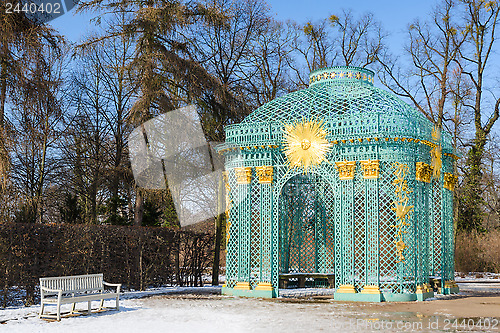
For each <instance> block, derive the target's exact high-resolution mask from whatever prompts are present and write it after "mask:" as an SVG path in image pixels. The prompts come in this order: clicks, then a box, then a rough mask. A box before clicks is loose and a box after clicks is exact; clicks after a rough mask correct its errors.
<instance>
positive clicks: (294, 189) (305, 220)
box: [279, 173, 335, 287]
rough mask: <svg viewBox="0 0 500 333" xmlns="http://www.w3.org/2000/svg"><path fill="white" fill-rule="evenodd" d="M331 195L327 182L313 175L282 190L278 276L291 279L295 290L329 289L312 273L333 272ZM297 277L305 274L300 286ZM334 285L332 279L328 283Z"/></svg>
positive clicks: (296, 179)
mask: <svg viewBox="0 0 500 333" xmlns="http://www.w3.org/2000/svg"><path fill="white" fill-rule="evenodd" d="M334 200H335V199H334V193H333V190H332V186H331V185H330V184H329V182H328V181H327V180H326V179H325V178H323V177H321V176H320V175H318V174H315V173H308V174H298V175H295V176H293V177H292V178H290V179H289V180H288V181H287V182H286V183H285V184H284V185H283V187H282V189H281V192H280V196H279V272H280V276H287V275H288V276H291V277H293V278H291V279H287V281H288V282H289V283H291V284H292V285H295V284H296V286H297V287H304V286H307V287H328V286H330V285H329V281H328V279H327V278H326V276H327V275H325V278H317V277H316V278H314V277H313V275H311V274H314V273H318V274H320V273H323V274H331V276H332V278H333V274H334V271H335V266H334V263H335V254H334V248H335V247H334V241H335V228H334V221H333V217H334V214H333V209H334ZM297 274H304V277H303V281H302V284H305V285H302V286H300V285H299V284H300V281H299V279H298V278H297ZM331 281H333V279H332V280H331Z"/></svg>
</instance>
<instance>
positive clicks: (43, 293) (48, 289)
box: [40, 286, 63, 302]
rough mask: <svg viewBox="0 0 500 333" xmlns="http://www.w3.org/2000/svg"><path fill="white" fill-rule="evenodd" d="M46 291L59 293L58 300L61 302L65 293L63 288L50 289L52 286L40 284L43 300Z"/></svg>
mask: <svg viewBox="0 0 500 333" xmlns="http://www.w3.org/2000/svg"><path fill="white" fill-rule="evenodd" d="M45 292H49V293H57V300H58V302H61V297H62V293H63V291H62V290H61V289H50V288H46V287H43V286H40V298H41V299H42V301H43V298H44V296H45Z"/></svg>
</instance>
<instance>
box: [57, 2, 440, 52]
mask: <svg viewBox="0 0 500 333" xmlns="http://www.w3.org/2000/svg"><path fill="white" fill-rule="evenodd" d="M267 2H268V4H269V5H270V6H271V9H272V11H273V12H275V15H276V18H277V19H280V20H287V19H291V20H294V21H296V22H298V23H301V24H302V23H305V22H307V21H317V20H320V19H325V18H327V17H328V16H330V15H331V14H338V13H339V12H340V11H341V10H342V9H349V8H351V9H353V10H354V12H355V13H356V14H358V15H359V14H362V13H366V12H372V13H373V14H374V15H375V17H376V18H377V19H378V20H379V21H381V22H382V24H383V26H384V28H385V29H386V30H387V31H388V32H390V33H391V37H390V46H391V48H392V49H393V51H396V52H398V51H399V50H396V49H395V48H399V47H400V46H402V45H403V44H404V43H405V40H406V35H405V33H404V31H405V30H406V26H407V25H408V24H409V23H410V22H412V21H413V20H414V19H415V18H418V17H420V18H425V17H426V16H427V14H428V13H429V12H430V11H431V10H432V8H433V6H434V5H435V4H436V1H434V0H420V1H408V0H399V1H395V0H350V1H327V0H288V1H286V0H268V1H267ZM74 12H75V10H74V9H73V10H72V11H71V12H69V13H68V14H66V15H63V16H61V17H59V18H57V19H55V20H54V21H52V22H51V25H52V26H53V27H54V28H55V29H57V30H59V31H60V33H62V34H63V35H66V36H67V37H68V39H69V40H70V41H73V42H77V41H79V40H80V39H81V38H82V36H84V35H85V34H86V33H87V32H89V31H91V30H92V29H93V26H92V24H90V23H89V20H90V18H92V17H93V16H94V15H93V14H88V13H87V14H83V15H82V14H78V15H74Z"/></svg>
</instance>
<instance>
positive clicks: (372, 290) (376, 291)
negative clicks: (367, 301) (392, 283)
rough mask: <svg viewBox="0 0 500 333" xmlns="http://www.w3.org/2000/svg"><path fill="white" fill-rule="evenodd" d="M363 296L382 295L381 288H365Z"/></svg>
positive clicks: (370, 286)
mask: <svg viewBox="0 0 500 333" xmlns="http://www.w3.org/2000/svg"><path fill="white" fill-rule="evenodd" d="M361 293H362V294H372V295H380V288H379V287H378V286H375V285H368V286H364V287H363V290H361Z"/></svg>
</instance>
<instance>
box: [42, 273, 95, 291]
mask: <svg viewBox="0 0 500 333" xmlns="http://www.w3.org/2000/svg"><path fill="white" fill-rule="evenodd" d="M40 286H42V287H45V288H49V289H57V290H63V291H64V292H75V293H77V292H83V291H91V290H103V288H104V285H103V274H88V275H74V276H57V277H44V278H40Z"/></svg>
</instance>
